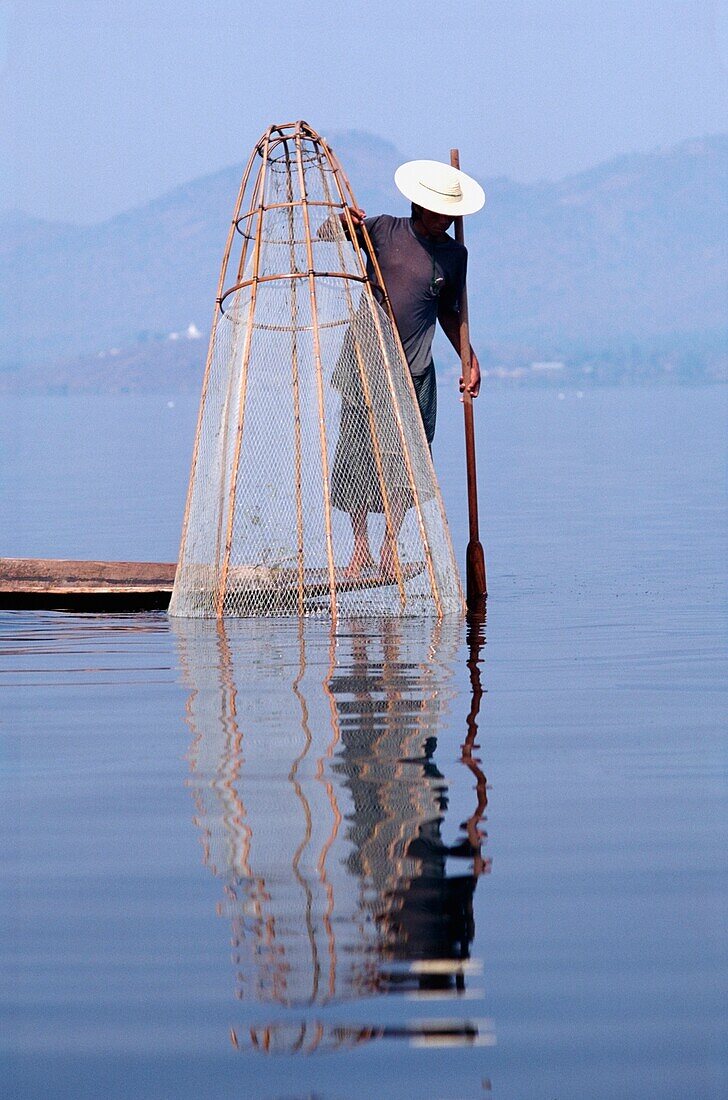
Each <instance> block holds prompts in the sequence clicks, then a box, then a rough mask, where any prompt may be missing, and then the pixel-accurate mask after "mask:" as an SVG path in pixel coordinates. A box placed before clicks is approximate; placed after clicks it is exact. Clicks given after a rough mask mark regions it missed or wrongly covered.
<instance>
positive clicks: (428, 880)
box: [329, 628, 488, 988]
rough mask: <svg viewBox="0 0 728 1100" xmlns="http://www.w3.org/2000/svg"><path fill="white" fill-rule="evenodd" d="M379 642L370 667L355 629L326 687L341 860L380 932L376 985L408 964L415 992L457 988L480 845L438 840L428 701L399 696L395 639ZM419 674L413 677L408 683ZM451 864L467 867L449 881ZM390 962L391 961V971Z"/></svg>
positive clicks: (438, 783)
mask: <svg viewBox="0 0 728 1100" xmlns="http://www.w3.org/2000/svg"><path fill="white" fill-rule="evenodd" d="M382 642H383V649H384V653H383V660H381V663H380V661H379V660H377V659H376V658H375V659H374V660H372V661H370V660H369V654H368V648H369V646H370V645H371V644H372V642H371V639H370V638H369V637H368V636H367V635H366V634H365V633H361V634H357V632H356V629H355V632H354V635H353V638H352V647H353V658H354V659H353V662H352V664H351V666H350V667H349V668H348V669H347V670H346V672H345V673H344V674H343V675H341V674H335V675H334V676H333V677H332V678H331V680H330V681H329V688H330V690H331V692H332V695H333V697H334V699H335V700H336V705H337V710H339V711H340V713H341V714H342V715H347V716H348V720H347V721H345V722H342V726H341V744H342V749H341V752H340V755H339V757H338V761H337V763H336V764H335V765H334V771H335V772H337V773H339V774H340V775H341V776H342V778H343V784H344V786H346V787H348V789H349V791H350V795H351V799H352V803H353V810H352V812H351V813H350V815H349V839H350V840H351V841H352V842H353V845H354V847H353V849H352V852H351V854H350V856H349V859H348V861H347V863H348V866H349V869H350V870H351V871H352V872H353V873H354V874H356V875H357V877H360V878H361V879H362V880H363V882H365V883H366V885H367V891H366V892H367V895H368V897H369V898H370V905H371V907H372V910H373V916H374V920H375V922H376V926H377V930H378V935H379V948H380V952H381V958H382V964H381V976H380V983H381V982H384V984H385V986H388V985H390V984H391V985H395V984H402V983H408V982H410V981H411V980H412V979H411V978H410V976H409V972H408V971H405V973H399V972H398V969H397V966H398V964H402V963H405V962H406V963H414V964H420V965H415V966H414V967H413V972H414V974H415V975H416V977H415V981H416V984H417V985H418V986H419V987H420V988H450V987H451V986H452V985H453V984H455V985H456V986H458V987H460V986H461V985H462V967H461V966H460V965H459V964H461V963H462V962H463V961H464V960H466V959H468V958H469V955H470V944H471V942H472V940H473V935H474V921H473V895H474V892H475V886H476V883H477V876H478V874H479V873H482V871H483V870H487V869H488V868H487V865H486V864H484V862H483V860H482V859H481V858H480V845H479V843H478V845H477V846H474V845H473V843H472V842H471V841H470V840H469V839H468V838H467V837H463V838H462V839H461V840H460V841H459V842H458V843H456V844H455V845H452V846H449V845H447V844H446V843H445V842H444V840H443V839H442V836H441V829H442V824H443V821H444V816H445V810H446V808H447V794H446V790H445V789H444V787H445V779H444V777H443V775H442V773H441V772H440V770H439V768H438V766H437V764H436V762H435V760H434V753H435V748H436V746H437V740H436V737H435V736H434V733H435V730H436V727H435V726H434V724H432V722H433V716H434V715H435V714H436V713H437V711H436V709H435V711H434V712H433V709H432V700H428V699H427V697H426V696H423V697H421V698H419V699H417V701H416V702H414V701H413V700H411V699H408V698H407V695H408V694H409V691H411V687H412V685H411V681H410V674H408V665H407V664H405V662H404V661H403V659H402V657H401V656H400V654H399V646H398V644H397V636H396V635H391V634H388V632H387V630H386V628H385V631H384V637H383V639H382ZM420 675H421V674H420V673H419V671H417V672H414V676H415V680H417V679H418V678H419V676H420ZM418 687H419V689H420V692H421V689H422V685H421V683H418ZM351 696H353V697H354V700H356V702H355V703H354V702H353V701H349V700H350V698H351ZM354 714H355V715H356V721H353V720H352V719H353V716H354ZM452 859H461V860H468V861H469V860H473V861H474V863H475V867H474V868H473V870H467V871H463V872H458V873H456V874H453V873H452V868H451V866H448V865H449V864H450V861H451V860H452ZM388 962H390V963H392V964H394V968H393V970H392V971H391V973H390V972H389V971H388V967H387V963H388ZM428 963H429V964H430V965H429V966H428ZM448 963H451V964H452V965H448Z"/></svg>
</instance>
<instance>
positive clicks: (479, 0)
mask: <svg viewBox="0 0 728 1100" xmlns="http://www.w3.org/2000/svg"><path fill="white" fill-rule="evenodd" d="M727 69H728V0H457V2H455V3H453V2H451V3H448V4H446V3H443V2H442V0H439V2H433V0H417V2H414V0H413V2H410V0H367V2H366V3H361V4H352V5H347V4H344V3H341V2H330V0H308V2H306V3H294V2H293V0H286V2H284V0H267V2H251V0H224V2H219V0H0V89H1V90H0V188H1V192H0V209H8V208H17V209H20V210H24V211H26V212H28V213H33V214H36V215H38V216H41V217H46V218H55V219H65V220H69V221H76V222H89V221H96V220H99V219H102V218H104V217H108V216H110V215H112V214H115V213H118V212H119V211H121V210H123V209H126V208H128V207H131V206H135V205H137V204H139V203H142V202H144V201H145V200H147V199H149V198H153V197H156V196H157V195H159V194H161V193H162V192H164V191H165V190H168V189H169V188H171V187H174V186H176V185H177V184H180V183H183V182H185V181H186V180H188V179H190V178H193V177H195V176H199V175H203V174H205V173H208V172H212V171H215V170H216V169H218V168H221V167H223V166H225V165H228V164H233V163H237V162H239V161H242V160H244V159H245V158H246V157H247V155H248V153H249V151H250V147H251V146H252V144H253V143H254V142H255V140H256V139H257V138H258V136H259V134H260V133H261V131H262V130H264V129H265V127H266V126H267V125H268V124H269V123H270V122H283V121H290V120H292V119H295V118H306V119H308V121H310V122H311V123H312V124H313V125H314V126H315V127H316V128H317V129H319V130H321V131H322V132H324V133H331V132H333V131H336V130H342V129H362V130H369V131H371V132H373V133H377V134H380V135H382V136H383V137H386V138H388V139H390V140H391V141H393V142H394V143H395V144H396V145H397V146H398V148H399V149H401V150H402V152H403V154H405V155H406V156H413V157H414V156H422V157H435V158H440V159H447V157H448V153H449V149H450V146H451V145H458V146H459V147H460V149H461V156H462V162H463V167H467V165H469V164H473V163H477V164H478V165H479V166H483V169H484V171H485V172H486V173H487V175H488V176H492V175H508V176H511V177H513V178H515V179H520V180H534V179H537V178H539V177H549V178H557V177H559V176H562V175H564V174H566V173H568V172H573V171H578V170H579V169H582V168H586V167H590V166H591V165H593V164H595V163H598V162H599V161H601V160H605V159H607V158H608V157H610V156H613V155H614V154H617V153H622V152H629V151H633V150H649V149H652V148H654V147H656V146H664V145H670V144H674V143H676V142H678V141H680V140H681V139H683V138H686V137H696V136H702V135H704V134H707V133H715V132H717V131H725V130H726V129H728V124H727V123H728V74H727Z"/></svg>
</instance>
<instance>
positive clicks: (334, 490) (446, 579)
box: [170, 123, 462, 618]
mask: <svg viewBox="0 0 728 1100" xmlns="http://www.w3.org/2000/svg"><path fill="white" fill-rule="evenodd" d="M354 205H355V203H354V199H353V196H352V194H351V192H350V190H349V188H348V184H347V182H346V179H345V177H344V176H343V173H342V171H341V168H340V166H339V165H338V163H337V161H336V160H335V158H334V156H333V153H332V152H331V150H330V149H329V147H328V146H327V145H326V143H325V141H324V140H323V139H322V138H320V137H319V136H318V135H317V134H316V133H315V132H314V131H312V130H311V129H310V127H308V126H307V125H306V124H305V123H295V124H290V125H285V126H280V127H271V128H270V129H269V130H268V131H267V132H266V134H265V135H264V136H263V137H262V138H261V141H260V142H259V144H258V145H257V147H256V149H255V150H254V152H253V155H252V157H251V160H250V163H249V165H248V168H247V171H246V174H245V177H244V179H243V183H242V185H241V189H240V194H239V196H238V201H237V205H236V208H235V212H234V216H233V221H232V226H231V230H230V235H229V238H228V243H227V246H226V250H225V255H224V258H223V265H222V271H221V276H220V283H219V289H218V298H217V303H216V310H215V316H214V319H213V328H212V334H211V338H210V348H209V352H208V360H207V366H206V371H205V379H204V383H203V391H202V398H201V404H200V414H199V420H198V427H197V435H196V439H195V446H194V453H193V461H192V472H191V475H190V485H189V491H188V498H187V507H186V510H185V520H184V525H183V533H182V543H181V548H180V556H179V563H178V569H177V577H176V582H175V587H174V593H173V596H172V602H171V605H170V614H172V615H179V616H186V617H200V618H208V617H219V616H222V615H234V616H250V615H282V614H324V615H330V616H332V617H334V618H335V617H336V616H337V615H338V614H341V613H345V614H347V615H349V614H356V615H370V614H433V613H434V614H437V615H442V614H444V613H446V612H449V611H455V610H459V609H460V608H461V606H462V593H461V588H460V581H459V577H458V571H457V566H456V563H455V559H454V555H453V550H452V544H451V540H450V536H449V532H448V528H447V520H446V517H445V513H444V509H443V505H442V499H441V496H440V491H439V487H438V484H437V479H436V477H435V473H434V469H433V466H432V460H431V457H430V452H429V448H428V444H427V440H426V438H425V433H424V429H423V425H422V420H421V416H420V413H419V409H418V407H417V403H416V397H415V394H414V389H413V385H412V379H411V376H410V374H409V370H408V368H407V364H406V361H405V359H404V354H403V352H402V349H401V344H400V342H399V338H398V336H397V334H396V330H395V328H394V326H393V323H392V319H391V315H390V313H389V312H388V309H387V299H386V294H385V292H384V289H383V288H381V286H380V285H375V281H374V280H372V279H370V278H369V277H368V276H367V269H366V261H365V257H364V256H363V255H362V251H361V248H360V244H361V243H364V244H366V243H367V240H366V230H363V231H362V232H363V234H364V239H363V240H362V238H361V236H360V238H359V241H358V242H357V243H352V240H355V239H356V232H355V230H354V227H353V225H352V223H351V219H350V215H349V209H350V207H352V206H354ZM243 209H246V210H247V212H246V213H241V211H242V210H243ZM342 221H343V224H342ZM236 246H237V248H236ZM378 282H380V279H379V278H378ZM380 303H384V304H380ZM357 516H358V517H363V520H362V519H361V518H360V519H359V523H360V524H361V523H362V522H363V523H365V524H366V530H367V535H368V540H369V543H370V546H371V548H372V561H371V563H369V562H364V563H362V562H360V561H359V562H357V563H356V564H355V565H354V566H353V567H352V560H351V559H352V548H353V542H354V526H355V523H356V522H357V520H356V517H357ZM383 547H384V552H383Z"/></svg>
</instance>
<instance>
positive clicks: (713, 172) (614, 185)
mask: <svg viewBox="0 0 728 1100" xmlns="http://www.w3.org/2000/svg"><path fill="white" fill-rule="evenodd" d="M330 137H331V141H332V144H333V146H334V148H335V149H336V150H337V152H338V154H339V156H340V158H341V160H342V163H343V164H344V166H345V168H346V171H347V174H348V176H349V178H350V180H351V182H352V185H353V187H354V190H355V192H356V195H357V199H358V201H359V202H360V204H361V205H362V206H364V207H365V209H367V211H368V212H369V213H376V212H379V211H382V210H389V211H392V212H402V213H404V212H406V210H407V204H406V202H405V201H404V200H403V199H402V197H401V196H400V195H399V194H398V193H397V191H396V190H395V188H394V184H393V182H392V176H393V173H394V169H395V168H396V166H397V164H398V163H399V162H400V161H401V160H402V159H403V158H402V157H401V155H400V154H399V152H398V151H397V149H396V148H395V147H394V146H393V145H391V144H389V143H387V142H384V141H382V140H380V139H379V138H377V137H374V136H372V135H370V134H365V133H360V132H356V131H350V132H346V133H340V134H334V135H330ZM466 167H467V168H468V169H469V170H470V171H471V172H472V174H473V175H476V176H478V177H479V178H480V179H482V180H483V182H484V185H485V188H486V193H487V195H488V203H487V205H486V207H485V210H484V211H483V212H482V213H481V214H479V215H477V216H476V217H473V218H472V219H468V221H467V222H466V232H467V241H468V245H469V249H470V254H471V264H470V280H469V289H470V301H471V321H472V328H473V333H474V342H475V341H476V340H477V341H478V344H479V346H481V347H483V348H484V351H485V357H484V361H485V362H486V363H490V364H491V366H494V367H495V368H497V369H499V370H500V371H501V375H503V374H508V372H509V371H510V370H511V367H512V366H513V364H514V363H516V364H517V363H519V362H522V361H526V362H528V361H529V357H530V358H531V359H535V360H544V361H547V362H549V361H551V360H554V359H556V360H558V359H559V358H563V357H564V356H566V357H567V358H568V356H570V355H571V356H575V355H579V356H581V357H582V358H584V357H585V356H586V357H587V358H588V356H589V355H590V354H591V355H595V354H596V355H597V356H598V355H602V357H604V356H606V357H607V359H609V357H610V356H612V355H614V354H617V357H619V352H618V351H617V352H616V353H615V351H614V349H615V348H616V349H619V348H626V347H629V348H630V349H631V351H630V354H631V356H632V362H633V363H634V356H635V354H637V355H638V358H639V355H640V354H642V352H640V351H639V350H638V352H637V353H635V348H637V349H640V348H644V347H646V346H647V345H649V346H650V347H657V346H659V347H668V348H669V347H671V346H672V345H671V343H670V342H671V341H673V343H675V342H676V346H678V345H679V346H681V347H683V348H685V347H691V346H698V347H701V346H706V347H708V348H711V349H713V351H711V352H710V354H711V355H712V356H713V359H715V355H716V354H717V355H718V358H719V359H720V356H721V354H722V352H721V348H722V347H723V343H722V340H721V333H722V332H724V330H725V325H726V292H727V288H728V256H727V252H728V250H727V248H726V226H727V225H728V209H727V206H728V135H721V136H716V137H711V138H705V139H703V140H699V141H688V142H684V143H682V144H681V145H679V146H677V147H676V148H673V149H670V150H668V151H666V152H656V153H650V154H644V155H636V154H635V155H631V156H626V157H621V158H618V159H616V160H613V161H610V162H608V163H606V164H603V165H600V166H598V167H597V168H594V169H592V170H591V171H589V172H583V173H580V174H579V175H576V176H571V177H569V178H567V179H564V180H562V181H560V182H558V183H541V184H537V185H531V186H526V185H521V184H516V183H513V182H511V181H509V180H506V179H494V180H490V181H489V180H488V178H487V170H485V166H483V165H475V164H473V165H467V166H466ZM241 172H242V167H241V165H235V166H233V167H231V168H227V169H224V170H222V171H220V172H217V173H215V174H214V175H211V176H207V177H205V178H203V179H198V180H194V181H192V182H190V183H189V184H187V185H186V186H184V187H181V188H177V189H176V190H174V191H172V192H170V193H169V194H166V195H163V196H162V197H161V198H157V199H154V200H153V201H151V202H149V203H148V204H146V205H145V206H142V207H139V208H137V209H134V210H131V211H129V212H127V213H125V214H122V215H119V216H118V217H115V218H112V219H111V220H109V221H107V222H104V223H102V224H100V225H94V226H83V227H79V226H72V225H59V224H51V223H44V222H40V221H37V220H34V219H32V218H30V217H27V216H25V215H21V214H12V215H5V216H2V217H0V309H1V310H2V312H1V313H0V385H3V386H4V388H6V389H7V388H9V387H10V388H14V389H24V388H27V387H32V388H36V387H38V386H39V387H41V388H44V387H45V386H47V385H52V386H58V387H67V386H71V388H77V387H80V388H85V387H86V386H89V387H91V388H104V386H105V384H108V385H110V386H111V388H114V389H116V388H139V387H140V386H141V387H142V388H153V387H154V385H155V384H158V385H159V387H160V388H169V387H170V386H173V385H174V383H175V380H177V381H178V382H179V383H183V380H184V383H185V384H187V382H189V383H190V384H194V385H196V384H199V376H200V373H201V364H202V361H203V359H204V346H205V339H201V340H199V339H189V337H188V336H187V335H186V334H187V330H188V327H189V326H190V325H193V326H195V328H196V329H197V330H199V331H200V332H201V333H202V335H203V336H206V335H207V332H208V331H209V318H210V316H211V312H212V306H213V298H214V292H215V285H216V281H217V275H218V267H219V263H220V257H221V252H222V247H223V243H224V239H225V235H226V232H227V228H228V225H229V219H230V213H231V209H232V205H233V203H234V200H235V195H236V193H237V188H238V185H239V180H240V176H241ZM170 333H174V334H181V335H180V337H179V339H175V340H172V341H170V340H169V339H168V337H169V334H170ZM666 341H667V343H665V342H666ZM716 349H717V351H716ZM499 364H500V367H499ZM496 376H497V375H496ZM541 376H543V377H550V376H551V375H549V373H548V371H546V372H542V375H541ZM112 380H113V381H112Z"/></svg>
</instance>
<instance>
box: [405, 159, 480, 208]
mask: <svg viewBox="0 0 728 1100" xmlns="http://www.w3.org/2000/svg"><path fill="white" fill-rule="evenodd" d="M440 167H441V165H440V164H439V163H438V161H436V160H410V161H407V163H406V164H402V165H400V167H399V168H398V169H397V171H396V172H395V173H394V182H395V184H396V185H397V188H398V189H399V190H400V191H401V192H402V194H403V195H404V197H405V198H406V199H409V200H410V202H414V203H416V204H417V206H422V207H424V209H425V210H432V211H433V213H435V214H450V215H452V217H453V218H457V217H462V216H464V215H465V214H475V212H476V211H477V210H480V209H481V207H483V206H484V205H485V191H484V190H483V188H482V187H481V186H480V184H479V183H476V181H475V180H474V179H472V178H471V177H470V176H468V175H466V174H465V172H461V171H460V170H459V169H456V168H453V172H457V174H458V180H459V183H460V192H461V193H460V195H459V196H458V197H457V198H453V197H451V196H449V195H443V194H442V193H441V192H437V191H433V190H432V189H431V188H430V187H427V186H426V181H427V179H428V176H429V177H430V178H432V170H433V168H436V169H439V168H440ZM423 181H425V182H423Z"/></svg>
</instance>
